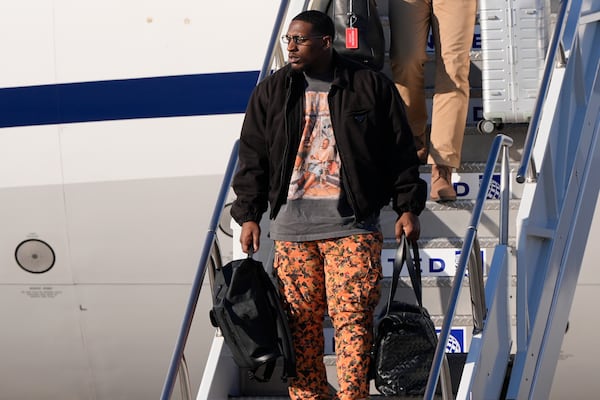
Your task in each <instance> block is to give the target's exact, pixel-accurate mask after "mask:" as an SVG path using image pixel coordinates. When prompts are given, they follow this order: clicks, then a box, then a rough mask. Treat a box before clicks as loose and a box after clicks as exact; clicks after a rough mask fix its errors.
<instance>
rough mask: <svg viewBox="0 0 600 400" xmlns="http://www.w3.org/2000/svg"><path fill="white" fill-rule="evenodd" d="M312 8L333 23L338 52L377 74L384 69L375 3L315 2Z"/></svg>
mask: <svg viewBox="0 0 600 400" xmlns="http://www.w3.org/2000/svg"><path fill="white" fill-rule="evenodd" d="M312 9H315V10H319V11H322V12H324V13H326V14H327V15H329V16H330V17H331V19H332V20H333V24H334V26H335V37H334V39H333V48H334V49H335V50H336V51H337V52H338V53H340V54H343V55H345V56H347V57H349V58H352V59H354V60H356V61H358V62H359V63H361V64H364V65H367V66H369V67H370V68H372V69H374V70H376V71H379V70H381V69H382V68H383V64H384V57H385V37H384V33H383V25H382V23H381V19H380V18H379V12H378V10H377V1H376V0H315V1H313V4H312ZM351 32H352V33H351ZM352 39H354V40H352Z"/></svg>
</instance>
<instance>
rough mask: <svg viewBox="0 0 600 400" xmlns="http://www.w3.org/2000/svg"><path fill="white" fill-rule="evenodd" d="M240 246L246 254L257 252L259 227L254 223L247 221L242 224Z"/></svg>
mask: <svg viewBox="0 0 600 400" xmlns="http://www.w3.org/2000/svg"><path fill="white" fill-rule="evenodd" d="M240 244H241V245H242V251H243V252H244V253H246V254H249V253H250V252H252V253H256V252H258V249H259V248H260V226H259V225H258V224H257V223H256V222H254V221H247V222H244V223H243V224H242V233H241V234H240Z"/></svg>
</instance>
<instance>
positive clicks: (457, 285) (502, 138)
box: [424, 134, 513, 400]
mask: <svg viewBox="0 0 600 400" xmlns="http://www.w3.org/2000/svg"><path fill="white" fill-rule="evenodd" d="M512 144H513V140H512V138H511V137H509V136H506V135H504V134H498V135H496V137H495V139H494V141H493V143H492V146H491V149H490V154H489V157H488V160H487V163H486V167H485V172H484V174H483V178H482V180H481V185H480V186H479V192H478V194H477V200H476V201H475V206H474V208H473V213H472V215H471V221H470V223H469V226H468V228H467V232H466V235H465V239H464V242H463V246H462V250H461V253H460V257H459V261H458V264H457V266H456V273H455V275H454V281H453V284H452V290H451V294H450V303H449V304H448V308H447V310H446V313H445V315H444V321H443V323H442V329H441V332H440V334H439V336H438V344H437V347H436V349H435V355H434V358H433V362H432V364H431V369H430V371H429V378H428V380H427V387H426V388H425V395H424V399H427V400H432V399H433V398H434V396H435V390H436V386H437V382H438V379H439V376H440V371H441V368H442V363H443V360H444V358H445V357H444V355H445V350H446V345H447V343H448V338H449V336H450V328H451V325H452V320H453V319H454V314H455V313H456V307H457V304H458V297H459V295H460V290H461V287H462V281H463V279H464V277H465V272H466V270H467V265H470V264H471V263H469V260H470V259H473V258H479V257H480V255H479V254H477V255H475V257H473V254H472V253H473V248H474V246H478V243H477V244H476V240H477V239H476V237H477V227H478V226H479V222H480V220H481V215H482V214H483V206H484V203H485V201H486V199H487V197H488V192H489V190H490V187H491V183H492V176H493V175H494V170H495V168H496V163H497V161H498V157H499V155H500V151H501V150H502V166H501V173H500V224H499V231H500V232H499V242H500V244H507V242H508V206H509V200H510V189H509V188H510V185H509V177H510V174H509V166H508V164H509V161H508V148H509V147H511V146H512ZM479 265H481V264H479ZM477 268H480V267H478V266H475V269H477ZM473 275H475V276H476V277H477V276H478V277H479V279H473ZM469 276H470V277H471V279H470V281H474V282H472V283H471V282H470V285H471V291H472V293H471V299H472V301H473V313H474V326H475V329H483V319H484V318H485V297H484V295H483V290H480V289H482V287H483V282H482V280H483V277H482V274H481V272H479V273H477V272H476V271H475V270H474V269H473V270H471V269H469Z"/></svg>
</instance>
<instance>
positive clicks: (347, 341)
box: [273, 233, 383, 400]
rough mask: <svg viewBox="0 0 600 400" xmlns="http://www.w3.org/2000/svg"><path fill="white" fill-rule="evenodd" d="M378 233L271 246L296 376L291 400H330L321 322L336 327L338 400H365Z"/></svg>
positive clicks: (377, 273) (376, 283)
mask: <svg viewBox="0 0 600 400" xmlns="http://www.w3.org/2000/svg"><path fill="white" fill-rule="evenodd" d="M382 241H383V240H382V235H381V234H380V233H373V234H360V235H352V236H348V237H342V238H335V239H327V240H317V241H311V242H284V241H275V257H274V264H273V266H274V270H275V273H276V275H277V277H278V281H279V285H280V290H281V293H282V295H283V299H284V302H285V305H286V309H287V311H288V318H289V323H290V329H291V331H292V337H293V342H294V349H295V351H296V368H297V376H296V377H295V378H293V379H290V386H289V394H290V398H291V399H292V400H308V399H312V400H324V399H331V398H332V395H331V394H330V391H329V387H328V382H327V375H326V372H325V365H324V364H323V355H324V337H323V318H324V317H325V312H326V311H327V312H328V314H329V316H330V318H331V320H332V323H333V327H334V332H335V333H334V338H335V348H336V351H335V353H336V368H337V376H338V384H339V392H338V393H337V394H336V396H335V397H334V398H335V399H339V400H357V399H366V398H368V397H369V378H368V369H369V361H370V359H369V353H370V350H371V344H372V342H373V329H372V328H373V312H374V309H375V307H376V306H377V303H378V302H379V298H380V286H379V281H380V279H381V274H382V273H381V249H382Z"/></svg>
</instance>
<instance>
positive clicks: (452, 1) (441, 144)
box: [428, 0, 477, 167]
mask: <svg viewBox="0 0 600 400" xmlns="http://www.w3.org/2000/svg"><path fill="white" fill-rule="evenodd" d="M476 12H477V2H476V0H434V1H433V23H432V30H433V37H434V44H435V52H436V75H435V93H434V97H433V108H432V116H431V118H432V119H431V146H430V150H429V160H428V161H429V163H430V164H431V163H433V164H437V165H447V166H451V167H458V166H459V165H460V161H461V152H462V144H463V138H464V131H465V126H466V119H467V112H468V107H469V90H470V88H469V68H470V55H469V54H470V51H471V47H472V42H473V33H474V29H475V16H476Z"/></svg>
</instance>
